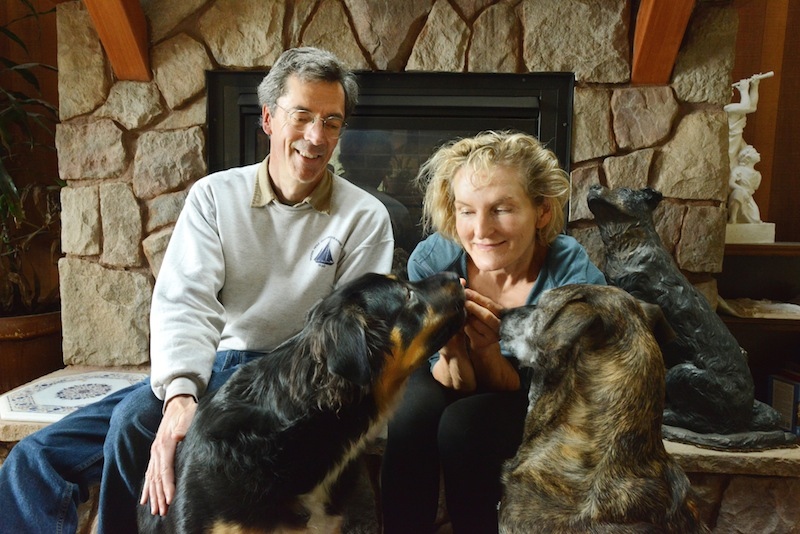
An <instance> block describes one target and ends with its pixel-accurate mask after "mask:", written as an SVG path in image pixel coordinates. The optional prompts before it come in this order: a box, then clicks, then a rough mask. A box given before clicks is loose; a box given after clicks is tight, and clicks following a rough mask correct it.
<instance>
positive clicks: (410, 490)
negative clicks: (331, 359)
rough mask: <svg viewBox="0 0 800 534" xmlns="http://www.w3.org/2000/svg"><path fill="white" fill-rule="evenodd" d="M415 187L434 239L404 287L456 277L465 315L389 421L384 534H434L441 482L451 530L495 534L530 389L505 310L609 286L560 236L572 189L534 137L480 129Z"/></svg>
mask: <svg viewBox="0 0 800 534" xmlns="http://www.w3.org/2000/svg"><path fill="white" fill-rule="evenodd" d="M417 181H418V183H419V185H420V186H421V187H423V188H424V191H425V197H424V202H423V223H424V225H425V228H426V230H428V231H430V230H433V231H435V233H433V234H432V235H430V236H429V237H428V238H427V239H425V240H424V241H423V242H421V243H420V244H419V245H418V246H417V247H416V249H415V250H414V252H413V253H412V255H411V257H410V258H409V262H408V272H409V278H411V279H412V280H416V279H420V278H425V277H427V276H430V275H432V274H434V273H437V272H440V271H455V272H457V273H458V274H459V275H460V276H461V277H462V278H463V282H462V283H464V285H465V287H466V290H465V291H466V296H467V311H468V318H467V323H466V325H465V326H464V329H463V331H462V332H460V333H459V334H457V335H455V336H454V337H453V338H452V339H451V340H450V341H449V342H448V343H447V344H446V346H445V347H444V348H443V349H442V350H441V351H440V352H439V354H437V355H434V356H433V357H432V358H431V366H430V368H427V367H425V368H423V369H420V370H419V371H417V372H416V373H415V374H414V375H413V376H412V379H411V381H410V383H409V385H408V389H407V391H406V394H405V397H404V400H403V402H402V404H401V406H400V407H399V410H398V412H397V414H396V415H395V417H394V418H393V420H392V421H391V422H390V423H389V433H388V442H387V446H386V452H385V455H384V459H383V467H382V472H381V487H382V490H381V492H382V493H381V496H382V503H383V523H384V529H385V530H384V532H385V534H393V533H402V534H409V533H414V534H422V533H427V532H432V531H433V530H434V521H435V518H436V513H437V503H438V494H439V480H440V478H439V477H440V473H441V474H442V476H443V477H444V485H445V496H446V504H447V510H448V515H449V517H450V520H451V523H452V526H453V530H454V532H455V533H456V534H458V533H484V532H497V503H498V501H499V500H500V496H501V489H502V488H501V483H500V470H501V466H502V463H503V462H504V461H505V460H506V459H508V458H510V457H512V456H513V455H514V453H515V452H516V449H517V447H518V446H519V443H520V441H521V438H522V429H523V425H524V420H525V414H526V411H527V404H528V395H527V386H528V381H526V380H525V377H524V373H520V371H519V369H518V367H517V365H516V362H515V360H514V359H513V358H510V357H507V356H505V355H504V354H503V353H502V351H501V347H500V345H499V340H498V331H499V326H500V314H501V311H502V310H503V309H506V308H512V307H517V306H522V305H524V304H533V303H535V302H536V301H537V300H538V298H539V296H540V295H541V294H542V292H544V291H545V290H547V289H550V288H553V287H557V286H561V285H565V284H570V283H595V284H604V283H605V279H604V278H603V275H602V274H601V273H600V271H599V270H598V269H597V268H596V267H595V266H594V265H593V264H592V263H591V261H590V260H589V258H588V256H587V254H586V252H585V251H584V250H583V248H582V247H581V246H580V244H578V242H577V241H575V240H574V239H573V238H571V237H568V236H566V235H563V234H561V230H562V228H563V227H564V205H565V203H566V201H567V199H568V196H569V181H568V179H567V176H566V173H565V172H564V171H563V170H562V169H560V168H559V165H558V160H557V159H556V157H555V155H554V154H553V153H552V152H551V151H549V150H547V149H545V148H544V147H543V146H542V145H541V144H540V143H539V142H538V141H537V140H536V139H535V138H534V137H531V136H529V135H526V134H522V133H513V132H485V133H482V134H480V135H478V136H476V137H473V138H469V139H462V140H459V141H456V142H454V143H451V144H448V145H445V146H443V147H442V148H440V149H439V150H438V151H437V152H436V153H435V154H434V155H433V156H431V158H430V159H429V160H428V161H427V162H426V163H425V164H424V165H423V166H422V168H421V169H420V172H419V175H418V177H417Z"/></svg>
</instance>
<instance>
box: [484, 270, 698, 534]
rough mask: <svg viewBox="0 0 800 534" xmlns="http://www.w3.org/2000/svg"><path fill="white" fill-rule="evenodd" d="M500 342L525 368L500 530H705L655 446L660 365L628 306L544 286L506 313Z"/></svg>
mask: <svg viewBox="0 0 800 534" xmlns="http://www.w3.org/2000/svg"><path fill="white" fill-rule="evenodd" d="M500 337H501V340H502V342H503V344H504V346H505V347H506V348H507V350H509V351H510V352H511V353H512V354H513V355H514V356H515V357H516V358H517V359H518V360H519V362H520V365H521V366H523V367H530V368H532V369H531V376H532V382H531V387H530V392H529V399H530V404H529V408H528V416H527V419H526V421H525V430H524V436H523V440H522V444H521V445H520V447H519V450H518V451H517V454H516V456H515V457H514V458H513V459H511V460H509V461H508V462H507V463H506V465H505V466H504V472H503V484H504V493H503V498H502V500H501V502H500V514H499V524H500V532H501V533H503V534H523V533H524V534H533V533H539V532H541V533H548V534H554V533H577V532H581V533H585V532H665V533H675V534H679V533H680V534H691V533H697V532H708V530H707V529H706V527H705V525H704V524H703V523H702V522H701V521H700V519H699V518H698V513H697V508H696V503H695V498H694V496H693V493H692V490H691V487H690V485H689V480H688V479H687V477H686V475H685V474H684V472H683V471H682V469H681V468H680V466H679V465H678V464H677V463H676V462H675V461H674V460H673V459H672V457H670V456H669V454H668V453H667V452H666V450H665V449H664V444H663V442H662V440H661V417H662V410H663V398H664V365H663V362H662V356H661V352H660V350H659V347H658V343H657V342H656V340H655V338H654V337H653V334H652V332H651V327H650V325H649V324H648V319H647V318H646V316H645V314H644V312H643V311H642V308H641V307H640V306H639V303H638V302H637V301H636V299H634V298H633V297H632V296H631V295H629V294H628V293H627V292H625V291H623V290H622V289H619V288H616V287H612V286H591V285H569V286H564V287H561V288H557V289H552V290H550V291H548V292H547V293H545V294H543V295H542V297H541V299H540V300H539V303H538V305H537V306H535V307H534V306H526V307H522V308H515V309H512V310H509V311H508V312H506V313H505V314H504V315H503V318H502V323H501V328H500Z"/></svg>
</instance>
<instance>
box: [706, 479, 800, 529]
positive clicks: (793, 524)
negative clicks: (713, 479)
mask: <svg viewBox="0 0 800 534" xmlns="http://www.w3.org/2000/svg"><path fill="white" fill-rule="evenodd" d="M798 502H800V478H782V477H734V478H733V479H732V480H731V483H730V484H729V485H728V487H727V488H726V489H725V494H724V497H723V500H722V504H721V506H720V510H719V516H718V517H717V525H716V528H715V529H714V532H719V533H723V532H724V533H729V534H752V533H754V532H763V533H770V534H790V533H792V534H796V533H797V532H798V529H800V506H797V503H798Z"/></svg>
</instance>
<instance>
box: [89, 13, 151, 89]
mask: <svg viewBox="0 0 800 534" xmlns="http://www.w3.org/2000/svg"><path fill="white" fill-rule="evenodd" d="M83 3H84V5H85V6H86V9H87V11H89V16H90V17H91V18H92V22H93V23H94V27H95V29H96V30H97V35H98V36H99V37H100V42H101V43H103V48H104V49H105V51H106V55H107V56H108V59H109V61H110V62H111V68H113V69H114V74H115V75H116V77H117V78H118V79H120V80H134V81H141V82H145V81H150V80H151V79H152V77H153V75H152V72H151V70H150V57H149V54H148V48H147V19H146V18H145V16H144V11H142V6H141V4H140V3H139V0H83Z"/></svg>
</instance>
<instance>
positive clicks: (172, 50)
mask: <svg viewBox="0 0 800 534" xmlns="http://www.w3.org/2000/svg"><path fill="white" fill-rule="evenodd" d="M152 61H153V77H154V79H155V82H156V85H158V88H159V89H160V90H161V94H162V95H164V100H166V101H167V105H168V106H169V107H170V108H172V109H175V108H177V107H180V106H181V105H182V104H183V103H184V102H186V101H187V100H189V99H190V98H192V97H193V96H195V95H196V94H199V93H201V92H203V91H204V90H205V88H206V76H205V71H207V70H210V69H211V68H212V67H213V65H212V63H211V59H210V58H209V57H208V53H207V52H206V49H205V47H204V46H203V45H202V44H200V43H198V42H197V41H195V40H194V39H192V38H191V37H189V36H188V35H186V34H185V33H182V34H180V35H177V36H175V37H173V38H172V39H170V40H168V41H164V42H163V43H161V44H160V45H158V46H156V47H155V48H153V51H152Z"/></svg>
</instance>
